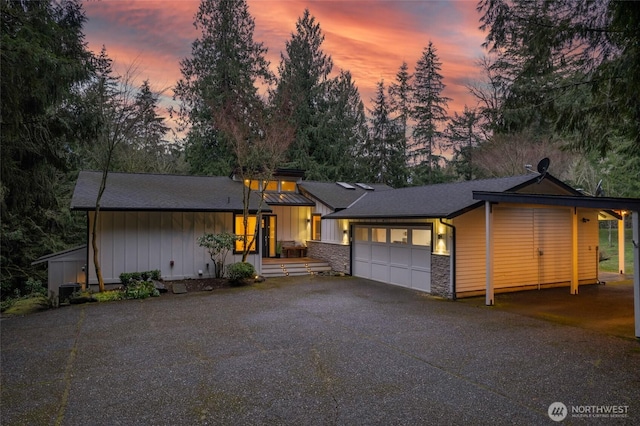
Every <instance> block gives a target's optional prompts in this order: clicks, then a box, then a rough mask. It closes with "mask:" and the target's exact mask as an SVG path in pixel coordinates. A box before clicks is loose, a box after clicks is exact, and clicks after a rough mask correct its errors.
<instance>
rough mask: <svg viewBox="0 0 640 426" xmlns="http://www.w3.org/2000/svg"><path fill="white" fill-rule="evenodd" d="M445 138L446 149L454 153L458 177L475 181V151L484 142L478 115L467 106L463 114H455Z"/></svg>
mask: <svg viewBox="0 0 640 426" xmlns="http://www.w3.org/2000/svg"><path fill="white" fill-rule="evenodd" d="M445 137H446V142H445V144H444V147H445V148H446V149H451V150H452V151H453V159H452V163H453V166H454V167H455V169H456V171H457V173H458V175H459V176H461V177H462V178H463V179H464V180H473V179H474V175H476V173H475V168H477V166H476V165H475V164H474V163H473V158H472V157H473V151H474V148H475V147H477V146H479V145H480V144H481V143H482V142H483V139H482V132H481V129H480V116H479V115H478V113H477V112H476V111H475V110H473V109H469V108H468V107H467V106H466V105H465V106H464V112H463V113H462V114H458V113H457V112H456V113H454V116H453V117H452V118H451V121H450V122H449V124H448V125H447V129H446V131H445Z"/></svg>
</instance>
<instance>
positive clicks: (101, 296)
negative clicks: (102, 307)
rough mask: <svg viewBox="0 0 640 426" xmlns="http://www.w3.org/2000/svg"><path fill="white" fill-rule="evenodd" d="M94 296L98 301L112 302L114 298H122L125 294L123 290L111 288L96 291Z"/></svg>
mask: <svg viewBox="0 0 640 426" xmlns="http://www.w3.org/2000/svg"><path fill="white" fill-rule="evenodd" d="M93 298H94V299H96V300H97V301H98V302H112V301H114V300H122V299H123V298H124V295H123V294H122V290H109V291H103V292H100V293H95V294H94V295H93Z"/></svg>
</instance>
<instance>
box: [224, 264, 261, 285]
mask: <svg viewBox="0 0 640 426" xmlns="http://www.w3.org/2000/svg"><path fill="white" fill-rule="evenodd" d="M227 272H228V273H229V282H230V283H231V284H232V285H245V284H247V281H248V280H249V279H250V278H253V277H254V276H255V274H256V270H255V269H254V267H253V265H252V264H250V263H248V262H238V263H233V264H231V265H229V267H228V270H227Z"/></svg>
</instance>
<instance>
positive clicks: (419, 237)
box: [411, 229, 431, 246]
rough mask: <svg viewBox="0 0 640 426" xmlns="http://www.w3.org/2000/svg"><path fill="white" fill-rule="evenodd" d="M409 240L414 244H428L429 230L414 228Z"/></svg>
mask: <svg viewBox="0 0 640 426" xmlns="http://www.w3.org/2000/svg"><path fill="white" fill-rule="evenodd" d="M411 242H412V244H413V245H414V246H430V245H431V230H430V229H414V230H413V231H411Z"/></svg>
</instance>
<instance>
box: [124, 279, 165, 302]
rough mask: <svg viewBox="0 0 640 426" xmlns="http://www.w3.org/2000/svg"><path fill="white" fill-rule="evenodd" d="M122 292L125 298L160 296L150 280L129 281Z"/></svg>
mask: <svg viewBox="0 0 640 426" xmlns="http://www.w3.org/2000/svg"><path fill="white" fill-rule="evenodd" d="M122 294H123V297H124V298H125V299H146V298H147V297H150V296H153V297H157V296H160V292H159V291H158V289H156V287H155V285H154V284H153V283H152V282H150V281H129V284H127V286H126V287H125V289H124V291H123V292H122Z"/></svg>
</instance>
